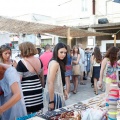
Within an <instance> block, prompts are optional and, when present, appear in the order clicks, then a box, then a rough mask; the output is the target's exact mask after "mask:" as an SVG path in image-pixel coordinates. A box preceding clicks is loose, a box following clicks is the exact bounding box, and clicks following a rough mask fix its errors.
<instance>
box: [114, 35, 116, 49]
mask: <svg viewBox="0 0 120 120" xmlns="http://www.w3.org/2000/svg"><path fill="white" fill-rule="evenodd" d="M114 47H116V34H114Z"/></svg>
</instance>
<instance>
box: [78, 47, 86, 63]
mask: <svg viewBox="0 0 120 120" xmlns="http://www.w3.org/2000/svg"><path fill="white" fill-rule="evenodd" d="M79 52H80V61H79V63H82V64H83V63H84V61H85V52H84V50H83V49H81V48H79Z"/></svg>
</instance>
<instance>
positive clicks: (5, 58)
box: [0, 45, 17, 67]
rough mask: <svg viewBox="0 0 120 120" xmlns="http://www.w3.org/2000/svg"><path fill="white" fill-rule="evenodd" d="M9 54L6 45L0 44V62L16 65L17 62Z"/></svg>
mask: <svg viewBox="0 0 120 120" xmlns="http://www.w3.org/2000/svg"><path fill="white" fill-rule="evenodd" d="M11 54H12V51H11V48H10V47H9V46H8V45H2V46H0V62H2V63H4V64H8V65H12V66H14V67H16V66H17V63H16V61H15V60H12V59H11Z"/></svg>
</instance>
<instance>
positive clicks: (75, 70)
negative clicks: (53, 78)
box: [72, 64, 81, 75]
mask: <svg viewBox="0 0 120 120" xmlns="http://www.w3.org/2000/svg"><path fill="white" fill-rule="evenodd" d="M72 71H73V75H80V73H81V70H80V64H77V65H73V66H72Z"/></svg>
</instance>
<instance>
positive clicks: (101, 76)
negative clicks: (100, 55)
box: [99, 58, 107, 83]
mask: <svg viewBox="0 0 120 120" xmlns="http://www.w3.org/2000/svg"><path fill="white" fill-rule="evenodd" d="M106 64H107V58H104V59H103V61H102V64H101V70H100V78H99V80H100V82H101V83H102V80H103V73H104V70H105V67H106Z"/></svg>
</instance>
